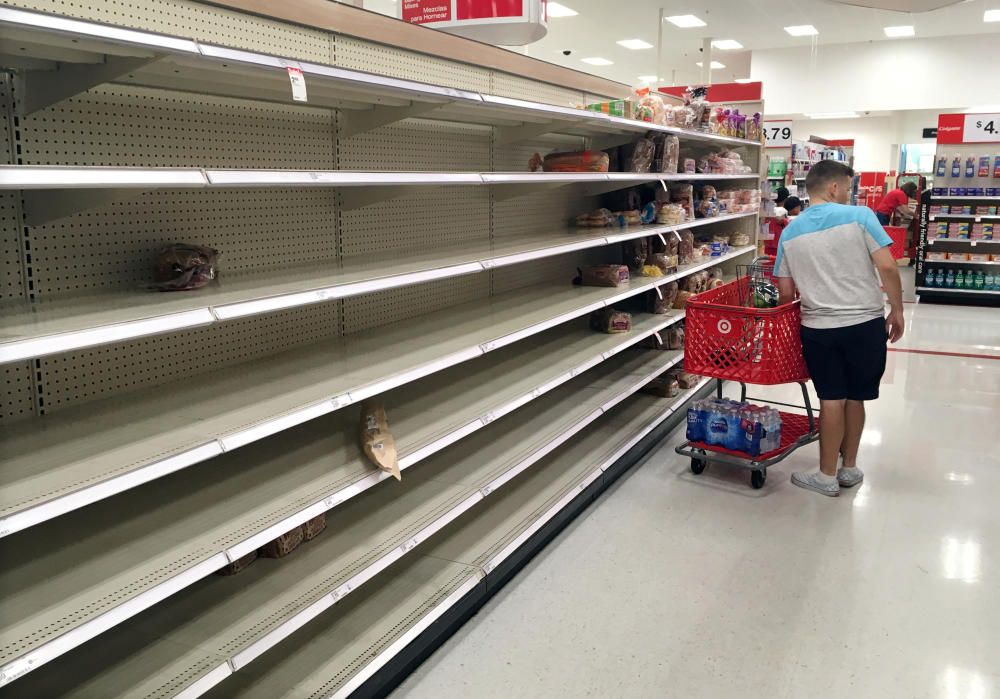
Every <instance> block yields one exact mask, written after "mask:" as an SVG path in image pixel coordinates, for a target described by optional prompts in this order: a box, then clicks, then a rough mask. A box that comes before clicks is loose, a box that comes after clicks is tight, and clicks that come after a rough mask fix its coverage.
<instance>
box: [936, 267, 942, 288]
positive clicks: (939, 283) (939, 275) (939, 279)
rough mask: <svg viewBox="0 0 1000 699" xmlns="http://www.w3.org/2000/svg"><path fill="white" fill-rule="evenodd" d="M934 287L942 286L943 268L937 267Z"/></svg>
mask: <svg viewBox="0 0 1000 699" xmlns="http://www.w3.org/2000/svg"><path fill="white" fill-rule="evenodd" d="M934 286H944V267H938V270H937V274H935V275H934Z"/></svg>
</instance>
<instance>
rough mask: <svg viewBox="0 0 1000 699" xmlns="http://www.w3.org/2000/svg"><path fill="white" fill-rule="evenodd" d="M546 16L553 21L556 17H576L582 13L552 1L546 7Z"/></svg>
mask: <svg viewBox="0 0 1000 699" xmlns="http://www.w3.org/2000/svg"><path fill="white" fill-rule="evenodd" d="M545 14H546V16H547V17H548V18H549V19H553V18H555V17H576V16H577V15H578V14H580V13H579V12H577V11H576V10H571V9H570V8H568V7H566V6H565V5H560V4H559V3H557V2H551V0H550V2H548V3H546V5H545Z"/></svg>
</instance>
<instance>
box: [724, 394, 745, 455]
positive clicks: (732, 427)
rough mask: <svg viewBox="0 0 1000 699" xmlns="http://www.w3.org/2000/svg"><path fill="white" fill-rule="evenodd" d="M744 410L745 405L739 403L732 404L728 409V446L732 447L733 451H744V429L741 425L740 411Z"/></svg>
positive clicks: (728, 447)
mask: <svg viewBox="0 0 1000 699" xmlns="http://www.w3.org/2000/svg"><path fill="white" fill-rule="evenodd" d="M742 411H743V406H741V405H740V404H739V403H737V404H736V405H732V406H730V407H729V409H728V410H727V411H726V422H727V423H728V426H729V429H728V430H727V432H726V442H727V444H726V448H727V449H732V450H733V451H742V449H743V429H742V427H741V422H742V420H741V417H740V413H741V412H742Z"/></svg>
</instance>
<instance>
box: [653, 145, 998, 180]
mask: <svg viewBox="0 0 1000 699" xmlns="http://www.w3.org/2000/svg"><path fill="white" fill-rule="evenodd" d="M680 153H681V140H680V139H679V138H678V137H677V136H673V135H668V136H665V137H664V138H663V158H662V159H661V161H660V172H664V173H669V174H676V172H677V166H678V164H679V162H680ZM998 176H1000V175H998Z"/></svg>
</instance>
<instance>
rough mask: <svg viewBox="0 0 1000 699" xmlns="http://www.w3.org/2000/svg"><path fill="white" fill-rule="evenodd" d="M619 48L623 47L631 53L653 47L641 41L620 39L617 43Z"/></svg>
mask: <svg viewBox="0 0 1000 699" xmlns="http://www.w3.org/2000/svg"><path fill="white" fill-rule="evenodd" d="M617 43H618V45H619V46H624V47H625V48H627V49H632V50H633V51H641V50H642V49H651V48H653V45H652V44H651V43H649V42H648V41H643V40H642V39H622V40H621V41H619V42H617Z"/></svg>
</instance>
